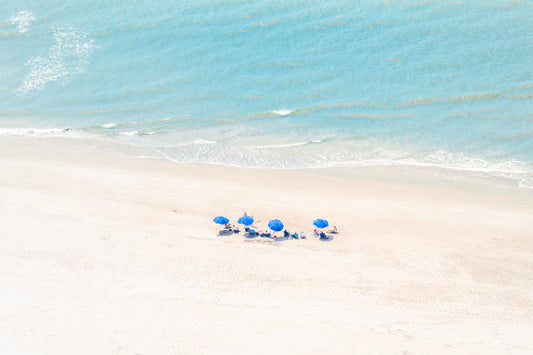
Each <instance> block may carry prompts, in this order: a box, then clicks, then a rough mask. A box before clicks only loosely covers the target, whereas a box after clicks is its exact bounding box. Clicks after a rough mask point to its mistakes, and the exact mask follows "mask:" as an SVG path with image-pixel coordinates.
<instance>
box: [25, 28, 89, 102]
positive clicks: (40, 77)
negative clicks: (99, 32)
mask: <svg viewBox="0 0 533 355" xmlns="http://www.w3.org/2000/svg"><path fill="white" fill-rule="evenodd" d="M53 33H54V38H55V44H54V45H53V46H52V47H51V48H50V49H49V51H48V55H47V56H45V57H41V56H37V57H35V58H32V59H30V60H29V61H28V62H27V63H26V64H27V65H29V66H30V68H31V70H30V72H29V73H28V74H27V75H26V77H25V78H24V81H23V82H22V84H21V85H20V86H19V87H18V88H17V89H16V90H15V93H16V94H17V95H24V94H26V93H28V92H30V91H33V90H38V89H42V88H43V87H44V86H45V85H46V84H47V83H48V82H51V81H60V80H62V81H63V82H64V83H66V82H67V81H68V79H70V78H71V77H72V76H73V75H76V74H79V73H82V72H83V71H84V70H85V67H86V65H87V63H88V58H89V56H90V55H91V53H92V51H93V50H94V49H95V48H96V45H95V44H94V40H92V39H90V38H88V37H87V33H85V32H81V31H78V30H76V29H75V28H74V27H73V26H62V27H55V28H54V29H53Z"/></svg>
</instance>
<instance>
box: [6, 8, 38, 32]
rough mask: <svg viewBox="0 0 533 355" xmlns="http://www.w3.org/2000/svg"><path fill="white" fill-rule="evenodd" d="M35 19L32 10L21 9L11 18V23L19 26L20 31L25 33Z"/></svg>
mask: <svg viewBox="0 0 533 355" xmlns="http://www.w3.org/2000/svg"><path fill="white" fill-rule="evenodd" d="M33 20H35V16H33V13H32V12H31V11H20V12H18V13H17V14H16V15H13V16H12V17H11V18H10V19H9V23H11V24H13V25H15V26H17V30H18V32H19V33H25V32H28V30H29V29H30V27H31V23H32V21H33Z"/></svg>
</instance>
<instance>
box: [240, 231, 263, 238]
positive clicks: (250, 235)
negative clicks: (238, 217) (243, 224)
mask: <svg viewBox="0 0 533 355" xmlns="http://www.w3.org/2000/svg"><path fill="white" fill-rule="evenodd" d="M243 236H244V237H245V238H248V239H254V238H257V237H259V234H257V233H254V234H252V233H250V232H246V233H244V234H243Z"/></svg>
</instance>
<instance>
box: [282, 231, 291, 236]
mask: <svg viewBox="0 0 533 355" xmlns="http://www.w3.org/2000/svg"><path fill="white" fill-rule="evenodd" d="M290 235H291V234H290V233H289V232H287V230H286V229H285V230H284V231H283V236H284V237H285V238H288V237H289V236H290Z"/></svg>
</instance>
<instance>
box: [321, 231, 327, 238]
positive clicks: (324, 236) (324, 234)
mask: <svg viewBox="0 0 533 355" xmlns="http://www.w3.org/2000/svg"><path fill="white" fill-rule="evenodd" d="M319 235H320V238H322V239H327V237H326V233H324V232H320V234H319Z"/></svg>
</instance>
